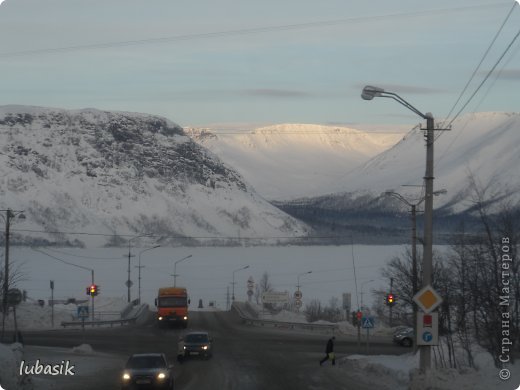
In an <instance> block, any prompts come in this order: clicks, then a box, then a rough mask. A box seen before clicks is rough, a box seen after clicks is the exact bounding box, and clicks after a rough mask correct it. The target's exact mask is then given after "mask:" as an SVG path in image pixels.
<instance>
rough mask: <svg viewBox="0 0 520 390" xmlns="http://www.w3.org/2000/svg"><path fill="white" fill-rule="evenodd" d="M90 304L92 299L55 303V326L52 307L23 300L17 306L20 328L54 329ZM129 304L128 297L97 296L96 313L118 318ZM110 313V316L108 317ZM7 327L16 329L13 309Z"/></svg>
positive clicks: (70, 319) (99, 315) (103, 316)
mask: <svg viewBox="0 0 520 390" xmlns="http://www.w3.org/2000/svg"><path fill="white" fill-rule="evenodd" d="M83 305H85V306H89V308H90V301H88V302H85V303H80V304H74V303H70V304H66V305H65V304H56V305H54V326H53V325H52V320H51V313H52V307H50V306H48V305H45V306H40V305H38V303H37V302H34V301H27V302H22V303H20V304H19V305H18V306H17V307H16V320H17V323H18V329H20V330H21V331H22V332H23V331H24V330H30V329H39V330H41V329H52V328H61V323H62V322H64V321H65V322H68V321H74V320H75V319H77V313H78V306H83ZM126 305H127V302H126V299H124V298H122V297H117V298H110V297H97V298H96V301H95V314H96V317H97V318H99V319H117V318H119V313H120V312H121V310H123V308H124V307H125V306H126ZM107 313H110V314H111V316H110V318H109V317H107ZM6 329H14V313H13V311H12V310H11V311H10V313H9V316H8V317H7V318H6Z"/></svg>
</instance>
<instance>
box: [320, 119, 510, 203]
mask: <svg viewBox="0 0 520 390" xmlns="http://www.w3.org/2000/svg"><path fill="white" fill-rule="evenodd" d="M519 145H520V114H519V113H498V112H490V113H474V114H468V115H466V116H463V117H461V118H459V119H457V120H456V121H455V122H454V123H453V125H452V128H451V130H448V131H442V133H441V132H439V133H436V141H435V144H434V161H435V163H434V176H435V180H434V190H440V189H446V190H447V193H446V194H445V195H440V196H437V197H435V207H436V208H440V207H444V208H445V209H446V211H450V212H460V211H464V210H468V209H470V208H471V206H473V204H474V203H473V201H472V199H473V197H474V192H473V189H472V188H473V187H472V186H471V181H473V182H474V183H475V184H476V185H477V187H478V188H480V190H484V189H485V197H486V198H488V199H487V200H490V199H491V198H493V199H494V200H495V201H504V200H505V199H506V198H507V199H509V200H511V201H513V202H519V201H520V148H519ZM425 164H426V150H425V140H424V132H423V131H421V130H420V129H418V128H416V129H413V130H411V131H410V132H409V133H408V134H407V135H406V136H405V137H404V138H403V139H402V140H401V141H400V142H399V143H397V144H396V145H395V146H393V147H392V148H390V149H388V150H386V151H384V152H383V153H381V154H379V155H377V156H376V157H374V158H372V159H370V160H369V161H368V162H366V163H365V164H363V165H362V166H361V167H358V169H356V170H354V171H351V172H350V173H349V174H347V175H346V176H345V177H344V180H343V183H345V184H344V185H343V188H342V190H341V191H338V192H344V193H348V195H347V194H345V195H341V194H338V195H337V196H335V198H337V199H336V200H335V201H334V202H336V203H337V204H339V203H341V201H339V198H342V197H345V196H346V198H348V199H350V201H349V202H350V203H351V200H352V199H355V198H356V197H359V198H360V199H361V198H365V199H366V198H367V197H373V198H375V197H378V196H379V195H380V194H381V193H382V192H383V191H386V190H394V191H396V192H399V193H401V194H404V195H407V196H408V197H409V199H410V201H413V199H414V198H415V199H417V198H419V199H420V197H421V196H422V195H421V188H420V187H419V188H418V187H416V186H417V185H419V186H421V185H422V182H423V177H424V174H425ZM403 186H404V187H403ZM332 198H334V197H332ZM332 198H330V197H329V201H328V202H329V203H330V202H331V201H332V200H331V199H332ZM334 207H335V206H334Z"/></svg>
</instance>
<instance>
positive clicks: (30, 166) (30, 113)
mask: <svg viewBox="0 0 520 390" xmlns="http://www.w3.org/2000/svg"><path fill="white" fill-rule="evenodd" d="M0 148H1V149H0V209H6V208H11V209H14V210H25V213H24V214H25V216H26V219H25V221H20V222H18V221H17V222H16V228H17V229H32V230H44V231H46V232H55V231H58V232H63V231H80V232H92V233H101V234H114V235H115V234H136V233H143V232H146V233H153V234H156V235H160V236H167V237H171V236H189V237H195V238H197V237H200V236H204V237H208V236H209V237H225V236H237V235H247V236H252V237H255V236H267V237H280V236H284V237H285V236H296V235H302V234H304V233H305V229H306V228H305V226H304V225H302V224H300V223H298V222H297V221H296V220H294V219H293V218H291V217H289V216H287V215H286V214H284V213H283V212H281V211H280V210H278V209H276V208H274V207H273V206H271V205H270V204H269V203H268V202H266V201H265V200H264V199H263V198H262V197H260V196H258V195H257V194H256V193H255V192H254V191H253V190H252V189H251V188H250V186H249V185H248V184H246V183H245V182H244V180H243V179H242V178H241V176H240V175H239V174H237V173H236V172H235V171H233V170H232V168H230V167H229V166H227V165H225V164H223V163H222V162H221V161H220V160H219V159H218V158H217V157H216V156H215V155H214V154H212V153H211V152H209V151H207V150H206V149H204V148H203V147H200V146H199V145H198V144H196V143H195V142H193V141H192V140H191V139H190V138H189V137H187V136H186V135H185V134H184V132H183V130H182V129H181V128H180V127H179V126H178V125H176V124H175V123H172V122H170V121H168V120H166V119H163V118H159V117H155V116H150V115H145V114H135V113H122V112H118V113H115V112H104V111H98V110H94V109H85V110H78V111H67V110H59V109H45V108H36V107H24V106H3V107H0ZM13 232H14V231H13ZM34 236H36V237H41V238H44V239H49V240H66V239H68V240H71V236H68V237H65V236H63V235H59V234H58V235H56V234H53V235H49V234H33V238H34ZM74 237H75V238H77V239H79V240H80V241H85V239H86V238H85V236H74ZM103 240H104V241H105V242H106V241H107V238H106V237H104V238H103Z"/></svg>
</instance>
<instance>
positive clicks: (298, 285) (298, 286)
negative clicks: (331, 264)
mask: <svg viewBox="0 0 520 390" xmlns="http://www.w3.org/2000/svg"><path fill="white" fill-rule="evenodd" d="M307 274H312V271H307V272H302V273H301V274H298V278H297V279H298V284H297V285H296V287H297V288H298V291H300V276H302V275H307Z"/></svg>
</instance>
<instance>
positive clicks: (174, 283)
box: [172, 255, 193, 287]
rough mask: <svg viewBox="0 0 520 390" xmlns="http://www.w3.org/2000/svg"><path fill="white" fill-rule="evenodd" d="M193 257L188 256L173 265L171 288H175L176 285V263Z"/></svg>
mask: <svg viewBox="0 0 520 390" xmlns="http://www.w3.org/2000/svg"><path fill="white" fill-rule="evenodd" d="M192 256H193V255H188V256H186V257H183V258H182V259H180V260H177V261H176V262H175V263H173V275H172V276H173V287H175V286H176V285H177V276H179V275H177V263H180V262H181V261H184V260H186V259H189V258H190V257H192Z"/></svg>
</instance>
